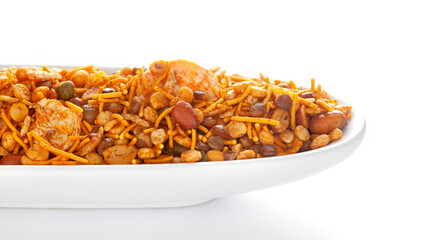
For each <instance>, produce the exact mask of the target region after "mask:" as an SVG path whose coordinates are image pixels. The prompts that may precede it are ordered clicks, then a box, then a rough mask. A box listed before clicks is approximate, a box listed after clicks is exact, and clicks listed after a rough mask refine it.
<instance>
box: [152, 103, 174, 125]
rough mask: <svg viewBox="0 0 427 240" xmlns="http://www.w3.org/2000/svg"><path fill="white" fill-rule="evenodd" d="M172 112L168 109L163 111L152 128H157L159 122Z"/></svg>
mask: <svg viewBox="0 0 427 240" xmlns="http://www.w3.org/2000/svg"><path fill="white" fill-rule="evenodd" d="M171 111H172V108H168V109H166V110H165V111H163V112H162V113H161V114H160V115H159V116H158V117H157V119H156V121H155V122H154V127H156V128H158V127H159V125H160V121H162V119H163V118H164V117H165V116H166V115H168V114H169V113H170V112H171Z"/></svg>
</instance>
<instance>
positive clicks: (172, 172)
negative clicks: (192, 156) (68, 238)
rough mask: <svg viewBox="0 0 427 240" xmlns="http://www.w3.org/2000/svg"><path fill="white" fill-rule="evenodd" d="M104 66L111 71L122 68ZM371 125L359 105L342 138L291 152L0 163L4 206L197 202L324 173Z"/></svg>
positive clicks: (146, 205)
mask: <svg viewBox="0 0 427 240" xmlns="http://www.w3.org/2000/svg"><path fill="white" fill-rule="evenodd" d="M15 66H17V65H15ZM0 67H1V66H0ZM59 67H64V66H59ZM64 68H70V67H67V66H65V67H64ZM101 69H102V70H104V71H106V72H109V73H111V72H114V71H116V70H119V69H118V68H101ZM365 131H366V125H365V120H364V118H363V116H362V115H361V113H360V112H359V111H358V109H357V108H356V109H355V110H353V116H352V118H351V119H350V120H349V121H348V125H347V126H346V127H345V129H344V130H343V132H344V134H343V137H342V138H341V139H340V140H338V141H336V142H333V143H331V144H329V145H328V146H326V147H323V148H319V149H316V150H311V151H307V152H302V153H297V154H292V155H287V156H277V157H270V158H259V159H250V160H239V161H224V162H198V163H180V164H157V165H156V164H150V165H98V166H93V165H86V166H0V207H25V208H157V207H180V206H189V205H195V204H199V203H203V202H207V201H209V200H211V199H214V198H219V197H224V196H229V195H233V194H239V193H245V192H250V191H255V190H260V189H264V188H268V187H273V186H277V185H281V184H285V183H289V182H292V181H295V180H298V179H302V178H305V177H308V176H310V175H313V174H316V173H319V172H321V171H323V170H325V169H327V168H330V167H332V166H334V165H336V164H338V163H339V162H341V161H342V160H344V159H345V158H347V157H348V156H350V155H351V154H352V153H353V152H354V151H355V150H356V149H357V147H358V146H359V145H360V143H361V141H362V139H363V136H364V134H365Z"/></svg>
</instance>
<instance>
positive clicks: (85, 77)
mask: <svg viewBox="0 0 427 240" xmlns="http://www.w3.org/2000/svg"><path fill="white" fill-rule="evenodd" d="M89 79H90V76H89V73H88V72H86V71H85V70H78V71H77V72H75V73H74V74H73V76H72V77H71V79H70V80H71V81H72V82H73V83H74V84H75V85H76V86H78V87H81V86H84V85H85V84H86V83H87V82H89Z"/></svg>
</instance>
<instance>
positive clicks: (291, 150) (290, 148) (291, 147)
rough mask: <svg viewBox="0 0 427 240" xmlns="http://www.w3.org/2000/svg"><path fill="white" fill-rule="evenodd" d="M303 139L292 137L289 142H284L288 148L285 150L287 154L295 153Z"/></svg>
mask: <svg viewBox="0 0 427 240" xmlns="http://www.w3.org/2000/svg"><path fill="white" fill-rule="evenodd" d="M302 144H303V141H301V139H299V138H297V137H294V139H293V140H292V142H291V143H288V144H286V146H287V147H288V149H287V150H286V153H287V154H292V153H297V152H298V151H299V150H300V148H301V147H302Z"/></svg>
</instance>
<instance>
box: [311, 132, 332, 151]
mask: <svg viewBox="0 0 427 240" xmlns="http://www.w3.org/2000/svg"><path fill="white" fill-rule="evenodd" d="M329 142H330V139H329V136H328V135H327V134H321V135H319V136H317V137H316V138H315V139H313V141H311V144H310V148H311V149H316V148H320V147H324V146H326V145H328V143H329Z"/></svg>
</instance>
